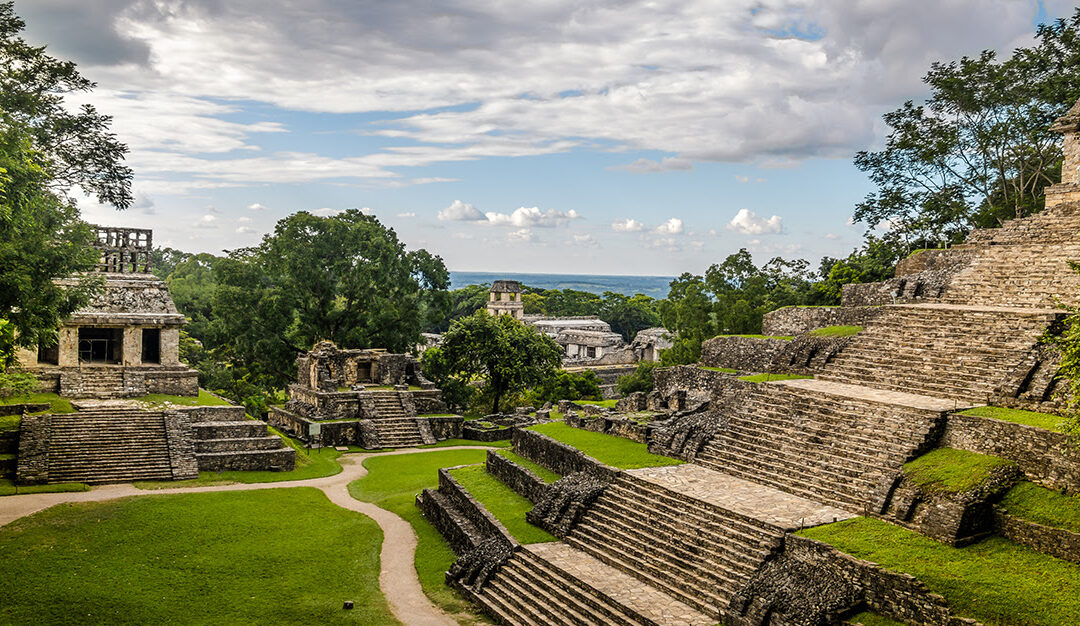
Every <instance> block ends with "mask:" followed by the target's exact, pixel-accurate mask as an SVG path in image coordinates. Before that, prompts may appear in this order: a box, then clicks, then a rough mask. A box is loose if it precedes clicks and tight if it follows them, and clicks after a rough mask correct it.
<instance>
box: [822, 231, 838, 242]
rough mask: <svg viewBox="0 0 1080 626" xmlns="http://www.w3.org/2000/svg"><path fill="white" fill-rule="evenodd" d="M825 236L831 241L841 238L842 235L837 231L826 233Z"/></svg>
mask: <svg viewBox="0 0 1080 626" xmlns="http://www.w3.org/2000/svg"><path fill="white" fill-rule="evenodd" d="M824 236H825V238H826V239H828V240H830V241H836V240H837V239H839V238H840V235H837V234H836V233H826V234H825V235H824Z"/></svg>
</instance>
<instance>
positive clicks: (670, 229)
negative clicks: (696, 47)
mask: <svg viewBox="0 0 1080 626" xmlns="http://www.w3.org/2000/svg"><path fill="white" fill-rule="evenodd" d="M682 231H683V222H682V220H681V219H679V218H677V217H672V218H669V219H668V221H666V222H664V223H663V224H661V225H659V226H657V227H656V232H658V233H663V234H667V235H678V234H680V233H682Z"/></svg>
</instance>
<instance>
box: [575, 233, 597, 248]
mask: <svg viewBox="0 0 1080 626" xmlns="http://www.w3.org/2000/svg"><path fill="white" fill-rule="evenodd" d="M573 241H574V245H576V246H585V247H589V248H595V247H598V246H599V245H600V244H599V242H597V241H596V238H595V237H593V236H592V235H589V234H581V235H574V238H573Z"/></svg>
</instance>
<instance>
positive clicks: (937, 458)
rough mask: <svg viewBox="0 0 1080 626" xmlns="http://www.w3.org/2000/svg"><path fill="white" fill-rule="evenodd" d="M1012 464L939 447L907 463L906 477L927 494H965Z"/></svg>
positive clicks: (984, 455) (998, 458) (987, 456)
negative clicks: (1000, 469)
mask: <svg viewBox="0 0 1080 626" xmlns="http://www.w3.org/2000/svg"><path fill="white" fill-rule="evenodd" d="M1005 465H1013V462H1012V461H1009V460H1006V459H1002V458H1000V457H996V456H990V455H987V454H979V453H978V452H968V451H967V450H956V449H954V448H937V449H936V450H931V451H930V452H927V453H926V454H924V455H922V456H920V457H919V458H917V459H915V460H914V461H909V462H907V463H905V464H904V474H906V475H907V477H908V478H910V479H912V480H913V481H915V483H916V484H918V485H919V486H920V487H922V488H923V489H926V490H927V491H937V492H943V493H962V492H965V491H970V490H971V489H974V488H975V487H978V486H979V485H981V484H982V483H983V482H984V481H986V480H987V479H988V478H989V477H990V473H991V472H992V471H993V470H995V469H997V468H999V467H1003V466H1005Z"/></svg>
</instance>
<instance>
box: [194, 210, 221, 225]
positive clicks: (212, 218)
mask: <svg viewBox="0 0 1080 626" xmlns="http://www.w3.org/2000/svg"><path fill="white" fill-rule="evenodd" d="M195 228H217V216H216V215H210V214H209V213H207V214H206V215H203V216H202V217H201V218H199V221H198V222H196V223H195Z"/></svg>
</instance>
